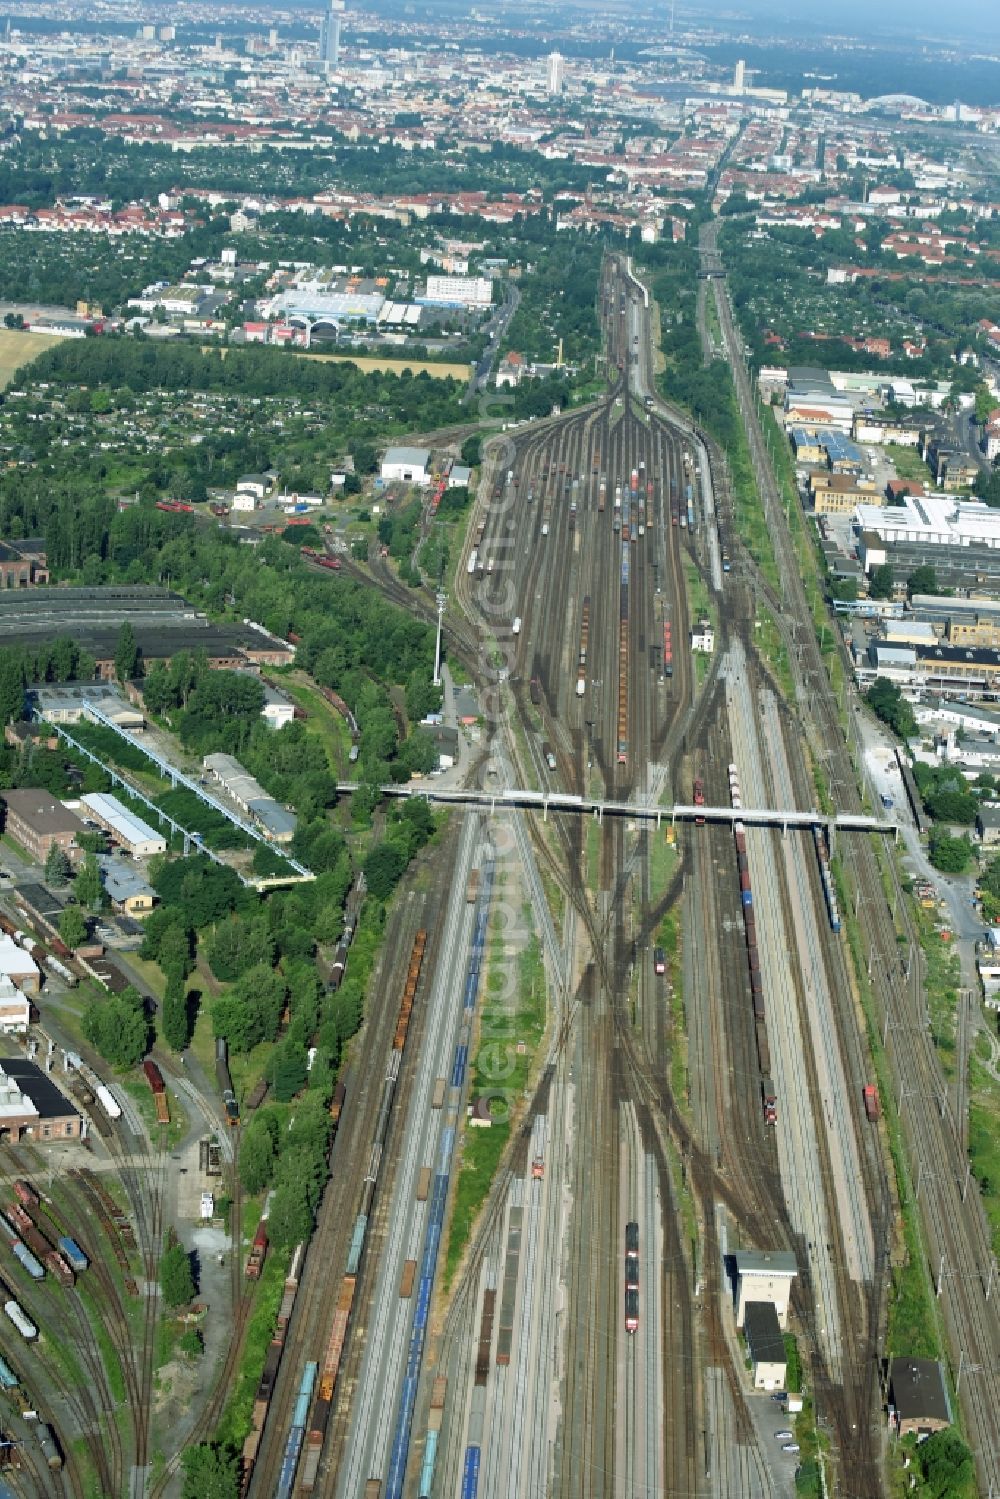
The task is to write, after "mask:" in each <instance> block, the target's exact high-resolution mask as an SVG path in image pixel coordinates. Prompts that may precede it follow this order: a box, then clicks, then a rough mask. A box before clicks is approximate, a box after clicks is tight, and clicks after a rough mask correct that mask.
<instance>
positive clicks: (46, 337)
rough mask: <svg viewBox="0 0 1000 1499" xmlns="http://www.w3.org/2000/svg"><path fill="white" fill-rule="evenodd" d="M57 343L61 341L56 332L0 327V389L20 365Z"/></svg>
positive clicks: (28, 362)
mask: <svg viewBox="0 0 1000 1499" xmlns="http://www.w3.org/2000/svg"><path fill="white" fill-rule="evenodd" d="M58 343H62V339H61V338H60V337H59V335H58V334H49V333H15V332H14V331H13V329H11V328H0V390H3V389H4V387H5V386H7V385H9V384H10V382H11V380H12V379H13V377H14V375H16V373H17V371H18V370H19V369H20V368H21V366H22V365H25V364H30V363H31V361H32V360H33V359H37V358H38V356H39V354H44V353H45V350H46V349H51V347H52V345H53V344H58Z"/></svg>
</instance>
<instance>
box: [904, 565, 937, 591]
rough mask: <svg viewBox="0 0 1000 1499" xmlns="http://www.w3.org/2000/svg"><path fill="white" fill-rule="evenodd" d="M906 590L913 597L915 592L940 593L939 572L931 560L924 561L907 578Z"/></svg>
mask: <svg viewBox="0 0 1000 1499" xmlns="http://www.w3.org/2000/svg"><path fill="white" fill-rule="evenodd" d="M906 591H907V593H908V594H909V595H910V598H911V599H912V597H913V595H914V594H915V593H940V591H941V590H940V589H939V588H938V582H937V573H936V572H935V570H934V567H933V565H932V564H931V563H930V562H924V563H923V564H922V565H921V566H920V567H917V568H915V569H914V570H913V572H912V573H911V574H910V576H909V577H908V578H907V580H906Z"/></svg>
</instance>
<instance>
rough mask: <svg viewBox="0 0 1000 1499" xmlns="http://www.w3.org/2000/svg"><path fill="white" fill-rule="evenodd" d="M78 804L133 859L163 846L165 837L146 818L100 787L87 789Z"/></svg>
mask: <svg viewBox="0 0 1000 1499" xmlns="http://www.w3.org/2000/svg"><path fill="white" fill-rule="evenodd" d="M80 805H81V807H82V808H83V810H84V814H85V816H86V817H88V818H90V820H91V821H92V822H96V823H97V826H98V827H99V828H103V829H104V831H105V832H106V833H107V834H108V835H109V836H110V838H111V840H112V842H114V843H116V844H117V845H118V847H119V848H123V849H124V850H125V852H126V853H128V854H131V856H132V858H133V859H148V858H151V857H152V855H153V854H163V853H166V850H167V840H166V839H165V838H164V837H163V835H162V834H161V833H158V832H157V831H156V829H155V828H151V827H150V826H149V823H148V822H143V820H142V818H141V817H137V816H136V815H135V813H134V812H132V811H131V810H130V809H129V808H128V807H126V806H125V805H124V803H123V802H120V801H119V800H118V798H117V797H116V796H110V795H109V794H108V793H107V792H104V791H91V792H88V793H87V795H86V796H81V798H80Z"/></svg>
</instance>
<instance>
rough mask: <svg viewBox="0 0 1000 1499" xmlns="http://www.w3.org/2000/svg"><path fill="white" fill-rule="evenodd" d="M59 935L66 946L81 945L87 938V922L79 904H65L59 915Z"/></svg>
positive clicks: (75, 946) (74, 946)
mask: <svg viewBox="0 0 1000 1499" xmlns="http://www.w3.org/2000/svg"><path fill="white" fill-rule="evenodd" d="M59 936H60V937H61V938H62V940H63V941H64V942H65V944H66V946H67V947H72V948H77V947H81V946H82V945H83V943H84V942H86V940H87V923H86V920H85V919H84V915H83V912H82V911H81V910H80V907H79V906H66V907H65V908H64V910H63V911H62V912H61V913H60V916H59Z"/></svg>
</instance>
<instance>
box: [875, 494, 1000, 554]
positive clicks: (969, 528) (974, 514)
mask: <svg viewBox="0 0 1000 1499" xmlns="http://www.w3.org/2000/svg"><path fill="white" fill-rule="evenodd" d="M854 517H855V521H854V523H855V525H856V527H857V528H858V530H859V531H861V532H870V533H872V534H873V535H875V536H878V537H879V539H880V540H881V541H883V542H889V543H892V542H916V543H919V544H921V545H923V546H953V547H971V546H980V547H990V548H991V549H992V548H1000V510H994V509H993V508H992V507H991V506H989V505H985V504H983V502H982V500H962V499H958V498H956V497H955V496H954V495H947V494H939V495H912V494H911V495H907V496H906V497H905V499H904V500H903V503H902V505H859V506H858V507H857V509H856V510H855V512H854Z"/></svg>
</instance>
